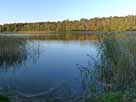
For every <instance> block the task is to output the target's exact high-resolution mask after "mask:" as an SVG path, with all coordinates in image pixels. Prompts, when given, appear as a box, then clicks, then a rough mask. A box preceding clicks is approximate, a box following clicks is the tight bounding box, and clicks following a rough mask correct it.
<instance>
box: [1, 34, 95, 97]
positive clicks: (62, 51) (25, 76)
mask: <svg viewBox="0 0 136 102" xmlns="http://www.w3.org/2000/svg"><path fill="white" fill-rule="evenodd" d="M97 46H98V41H96V36H95V35H93V34H91V35H90V34H85V35H84V34H69V35H68V34H54V35H29V34H25V35H22V34H21V35H18V34H6V35H3V34H1V35H0V92H1V93H4V94H6V95H16V94H25V95H37V94H39V93H46V92H47V93H49V94H52V95H54V96H56V95H58V94H59V95H58V96H59V97H67V96H79V95H81V94H82V93H83V91H84V87H85V85H84V84H83V82H82V78H81V77H82V76H81V70H80V68H79V67H81V66H84V67H87V66H88V62H89V60H90V57H89V56H88V55H90V56H92V57H93V58H94V59H97ZM53 89H54V90H55V91H53V92H50V90H53Z"/></svg>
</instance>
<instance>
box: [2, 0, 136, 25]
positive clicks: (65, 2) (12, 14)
mask: <svg viewBox="0 0 136 102" xmlns="http://www.w3.org/2000/svg"><path fill="white" fill-rule="evenodd" d="M131 14H134V15H135V14H136V0H0V23H11V22H35V21H58V20H64V19H70V20H74V19H80V18H93V17H103V16H104V17H105V16H124V15H131Z"/></svg>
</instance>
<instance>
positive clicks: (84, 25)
mask: <svg viewBox="0 0 136 102" xmlns="http://www.w3.org/2000/svg"><path fill="white" fill-rule="evenodd" d="M133 30H136V16H133V15H129V16H125V17H116V16H115V17H103V18H93V19H81V20H75V21H70V20H64V21H62V22H60V21H59V22H37V23H13V24H4V25H0V32H37V33H38V32H39V33H40V32H41V33H47V32H54V31H55V32H62V31H133Z"/></svg>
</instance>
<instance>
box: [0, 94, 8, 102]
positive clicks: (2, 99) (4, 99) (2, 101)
mask: <svg viewBox="0 0 136 102" xmlns="http://www.w3.org/2000/svg"><path fill="white" fill-rule="evenodd" d="M0 102H10V100H9V98H7V97H5V96H1V95H0Z"/></svg>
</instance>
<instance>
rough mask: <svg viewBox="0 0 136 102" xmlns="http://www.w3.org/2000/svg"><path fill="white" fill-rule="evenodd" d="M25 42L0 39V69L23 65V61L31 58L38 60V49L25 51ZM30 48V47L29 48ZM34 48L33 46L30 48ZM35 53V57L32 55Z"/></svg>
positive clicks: (8, 38)
mask: <svg viewBox="0 0 136 102" xmlns="http://www.w3.org/2000/svg"><path fill="white" fill-rule="evenodd" d="M26 47H27V40H25V39H18V38H15V37H2V36H1V37H0V69H1V70H5V69H8V68H10V67H13V68H15V67H14V66H16V65H18V64H20V65H24V64H25V61H26V60H27V59H28V58H30V57H31V59H33V60H38V56H39V51H38V50H39V49H38V47H37V48H36V49H35V48H29V49H30V50H31V49H32V50H31V51H28V50H27V48H26ZM29 47H30V46H29ZM31 47H34V46H31ZM33 53H35V55H33Z"/></svg>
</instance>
